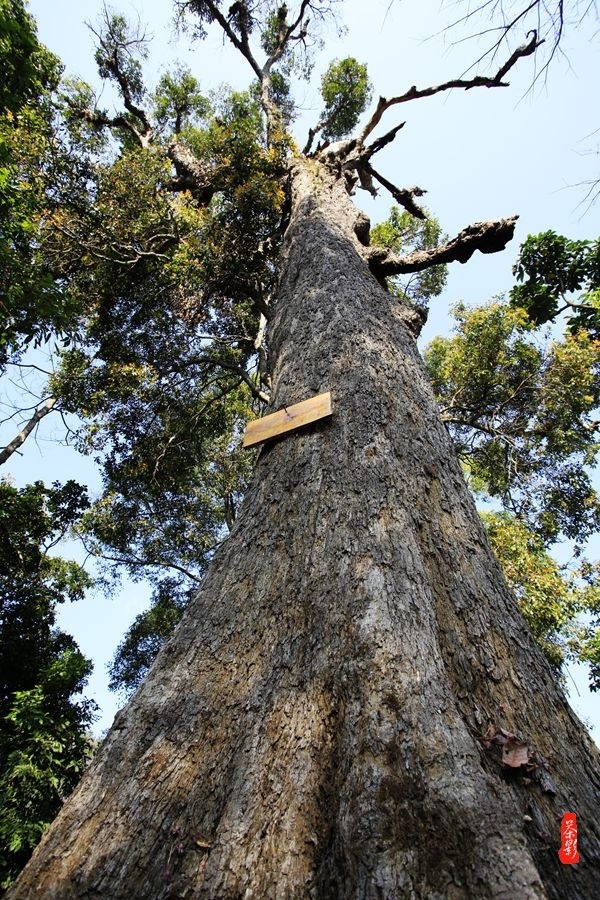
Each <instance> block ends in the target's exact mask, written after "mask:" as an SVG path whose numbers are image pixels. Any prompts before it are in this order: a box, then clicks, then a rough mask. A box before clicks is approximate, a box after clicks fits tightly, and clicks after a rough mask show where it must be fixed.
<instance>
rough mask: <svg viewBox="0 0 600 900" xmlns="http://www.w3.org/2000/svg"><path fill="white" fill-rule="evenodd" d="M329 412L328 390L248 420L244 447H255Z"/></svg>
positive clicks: (323, 416) (329, 413) (327, 414)
mask: <svg viewBox="0 0 600 900" xmlns="http://www.w3.org/2000/svg"><path fill="white" fill-rule="evenodd" d="M331 413H332V409H331V394H330V393H329V391H327V393H326V394H318V395H317V396H316V397H311V398H310V399H309V400H302V402H301V403H294V404H293V405H292V406H287V407H284V408H283V409H280V410H278V411H277V412H274V413H271V414H270V415H268V416H263V418H262V419H256V420H255V421H254V422H248V424H247V426H246V434H245V435H244V447H255V446H256V444H262V443H263V441H268V440H269V439H270V438H274V437H277V436H278V435H280V434H285V433H286V432H287V431H295V430H296V428H301V427H302V426H303V425H308V424H309V423H310V422H316V421H317V420H318V419H323V418H325V416H330V415H331Z"/></svg>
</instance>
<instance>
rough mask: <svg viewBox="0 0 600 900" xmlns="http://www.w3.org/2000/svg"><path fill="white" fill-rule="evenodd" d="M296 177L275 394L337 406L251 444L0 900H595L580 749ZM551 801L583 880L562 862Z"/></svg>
mask: <svg viewBox="0 0 600 900" xmlns="http://www.w3.org/2000/svg"><path fill="white" fill-rule="evenodd" d="M293 186H294V207H293V212H292V218H291V222H290V226H289V229H288V235H287V239H286V246H285V251H284V258H283V260H282V279H281V284H280V291H279V299H278V302H277V307H276V312H275V320H274V324H273V334H272V338H271V342H270V346H271V349H272V353H273V356H274V359H275V360H276V363H275V370H274V375H273V381H274V391H275V393H274V404H273V405H274V408H280V407H282V406H284V405H287V404H291V403H294V402H296V401H300V400H303V399H306V398H307V397H309V396H311V395H312V394H315V393H319V392H321V391H324V390H331V391H332V395H333V403H334V415H333V417H332V418H331V419H330V420H325V421H323V422H320V423H317V424H316V425H313V426H310V427H309V428H307V429H305V430H303V431H300V432H297V433H294V434H292V435H288V436H287V437H285V438H283V439H281V440H279V441H275V442H272V443H271V444H269V445H268V446H265V447H264V448H263V450H262V451H261V453H260V455H259V459H258V463H257V469H256V473H255V477H254V479H253V483H252V485H251V487H250V490H249V491H248V495H247V497H246V499H245V502H244V506H243V509H242V511H241V513H240V515H239V517H238V519H237V521H236V523H235V525H234V528H233V531H232V533H231V536H230V537H229V539H228V540H227V542H226V543H225V544H224V545H223V547H222V548H221V549H220V551H219V552H218V553H217V556H216V558H215V561H214V564H213V566H212V567H211V570H210V572H209V574H208V575H207V578H206V580H205V583H204V585H203V587H202V589H201V590H200V592H199V594H198V596H197V598H196V600H195V601H194V602H193V604H192V605H191V607H190V608H189V609H188V611H187V613H186V615H185V617H184V619H183V621H182V622H181V624H180V626H179V628H178V629H177V631H176V633H175V635H174V636H173V638H172V639H171V640H170V642H169V643H168V644H167V645H166V647H165V648H164V649H163V651H162V653H161V654H160V656H159V658H158V660H157V662H156V663H155V665H154V667H153V669H152V671H151V673H150V675H149V676H148V678H147V679H146V681H145V682H144V684H143V685H142V686H141V688H140V690H139V691H138V692H137V694H136V695H135V697H134V698H133V700H132V702H131V703H130V704H129V706H128V707H127V708H126V710H124V711H123V712H122V713H120V714H119V716H118V717H117V720H116V722H115V725H114V726H113V728H112V729H111V732H110V733H109V735H108V737H107V739H106V742H105V744H104V746H103V748H102V750H101V751H100V753H99V755H98V758H97V759H96V760H95V762H94V763H93V765H92V766H91V768H90V771H89V772H88V774H87V776H86V778H85V779H84V781H83V782H82V784H81V786H80V787H79V788H78V789H77V791H76V792H75V794H74V795H73V797H72V798H71V800H70V801H69V802H68V803H67V804H66V805H65V808H64V809H63V811H62V812H61V814H60V815H59V817H58V819H57V821H56V823H55V824H54V825H53V826H52V828H51V829H50V830H49V832H48V833H47V835H46V836H45V838H44V840H43V842H42V844H41V846H40V848H39V849H38V850H37V851H36V853H35V854H34V857H33V859H32V861H31V863H30V864H29V866H28V867H27V869H26V870H25V873H24V874H23V876H22V877H21V879H20V880H19V882H18V883H17V885H16V886H15V888H13V890H12V892H9V897H13V898H17V897H18V898H25V897H27V898H29V897H35V898H45V897H52V898H67V897H77V898H81V897H86V898H87V897H110V898H111V900H119V898H123V900H125V898H127V900H136V898H140V900H141V898H148V897H152V898H153V900H162V898H175V897H206V898H217V897H218V898H220V900H221V898H232V900H233V898H251V897H254V898H261V900H262V898H271V897H272V898H306V897H312V898H336V897H337V898H344V900H346V898H357V900H358V898H382V897H383V898H401V897H415V898H430V900H441V898H450V900H458V898H472V897H486V898H488V897H489V898H509V897H510V898H513V897H515V896H517V897H519V898H542V897H552V898H555V897H556V898H565V900H567V898H568V900H577V898H581V900H584V898H585V900H587V898H589V897H591V896H592V885H593V884H594V880H595V879H594V875H595V873H594V866H597V862H598V848H599V846H600V836H599V834H598V825H597V821H596V815H597V807H596V804H597V798H598V790H599V782H598V769H597V754H596V753H595V750H594V749H593V747H592V745H591V742H590V741H589V740H588V739H587V738H586V736H585V734H584V733H583V729H582V727H581V725H580V724H579V723H578V722H577V720H576V718H575V717H574V716H573V714H572V713H571V711H570V709H569V708H568V706H567V705H566V702H565V701H564V698H563V697H562V694H561V693H560V691H559V690H558V688H557V687H556V686H555V685H554V682H553V681H552V678H551V675H550V673H549V670H548V667H547V665H546V664H545V662H544V660H543V658H542V657H541V654H540V652H539V650H538V649H537V648H536V647H535V645H534V644H533V641H532V639H531V637H530V636H529V634H528V632H527V630H526V628H525V626H524V623H523V622H522V619H521V617H520V615H519V613H518V611H517V609H516V604H515V602H514V600H513V599H512V598H511V597H510V596H509V594H508V592H507V589H506V587H505V585H504V582H503V580H502V577H501V575H500V572H499V569H498V566H497V564H496V562H495V560H494V559H493V556H492V555H491V551H490V548H489V545H488V542H487V539H486V537H485V534H484V532H483V529H482V527H481V524H480V522H479V520H478V517H477V514H476V512H475V509H474V505H473V503H472V500H471V498H470V495H469V493H468V490H467V488H466V486H465V484H464V480H463V478H462V474H461V472H460V468H459V466H458V463H457V461H456V459H455V457H454V455H453V453H452V451H451V448H450V442H449V438H448V435H447V433H446V431H445V429H444V427H443V425H442V423H441V421H440V419H439V416H438V414H437V411H436V409H435V404H434V401H433V396H432V393H431V390H430V387H429V385H428V384H427V381H426V377H425V373H424V369H423V366H422V364H421V360H420V358H419V355H418V352H417V350H416V347H415V344H414V339H413V337H412V335H411V333H410V330H409V328H408V327H407V323H408V322H409V319H410V313H409V311H407V310H405V309H404V308H403V306H402V305H401V304H399V303H398V302H397V301H396V300H395V299H393V298H391V297H390V296H389V295H387V294H386V293H385V291H383V289H382V288H381V287H380V285H379V284H378V283H377V282H376V280H375V279H374V278H373V277H372V276H371V275H370V273H369V271H368V268H367V266H366V263H365V262H364V260H363V259H362V257H361V255H360V245H359V244H358V241H357V239H356V237H355V234H354V225H355V220H356V212H355V211H354V209H353V207H352V205H351V203H350V201H349V199H348V198H347V196H346V195H345V191H344V187H343V185H342V184H341V183H340V182H336V181H335V179H334V178H333V177H332V176H330V175H329V174H328V173H327V172H326V171H325V170H324V169H322V168H321V167H320V166H318V165H317V164H316V163H315V162H309V161H307V162H304V163H300V162H299V163H298V164H297V166H296V168H295V171H294V172H293ZM489 724H494V725H497V726H498V727H504V728H509V729H514V730H516V731H518V732H519V733H520V734H521V735H522V736H523V737H524V739H526V740H527V741H528V742H530V743H531V745H532V746H533V747H535V749H536V750H537V751H539V752H540V753H541V754H543V755H544V758H545V759H546V760H547V761H548V766H549V770H548V771H549V773H550V774H551V775H552V777H553V778H554V779H555V781H556V784H557V786H556V791H557V793H556V794H554V795H553V794H550V793H547V792H544V789H543V788H542V787H541V786H540V785H539V784H538V783H536V782H532V783H530V784H527V783H526V782H525V781H524V779H523V778H522V776H521V775H520V774H515V775H514V776H513V778H512V779H509V778H508V777H507V775H506V771H505V770H504V769H503V768H502V767H501V765H500V763H499V762H498V760H497V759H496V758H495V757H494V755H493V753H491V752H490V751H487V750H485V749H484V747H483V745H482V742H481V739H482V737H483V735H484V733H485V731H486V729H487V727H488V725H489ZM595 766H596V768H594V767H595ZM566 809H573V810H575V811H576V812H577V813H578V815H579V816H580V822H581V853H582V863H580V864H579V866H560V864H559V863H558V862H557V858H556V850H557V841H558V825H559V818H560V815H561V813H562V812H564V811H566ZM525 815H527V817H528V819H527V820H525V819H524V816H525Z"/></svg>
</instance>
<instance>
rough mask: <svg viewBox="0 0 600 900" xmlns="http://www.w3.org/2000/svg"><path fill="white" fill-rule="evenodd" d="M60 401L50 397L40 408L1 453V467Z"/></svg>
mask: <svg viewBox="0 0 600 900" xmlns="http://www.w3.org/2000/svg"><path fill="white" fill-rule="evenodd" d="M57 403H58V400H57V398H56V397H49V398H48V399H47V400H46V401H45V402H44V403H42V405H41V406H39V407H38V408H37V409H36V411H35V412H34V414H33V415H32V417H31V418H30V420H29V421H28V422H27V424H26V425H25V426H24V427H23V428H22V429H21V431H20V432H19V433H18V434H17V435H15V437H14V438H13V439H12V441H10V443H8V444H7V445H6V446H5V447H4V448H3V449H2V451H0V466H1V465H3V464H4V463H5V462H6V461H7V460H8V459H10V457H11V456H12V455H13V453H15V451H16V450H18V449H19V447H21V446H22V445H23V444H24V443H25V441H26V440H27V438H28V437H29V435H30V434H31V432H32V431H33V430H34V428H35V427H36V425H38V424H39V422H41V421H42V419H43V418H44V416H47V415H48V413H50V412H52V410H53V409H54V407H55V406H56V404H57Z"/></svg>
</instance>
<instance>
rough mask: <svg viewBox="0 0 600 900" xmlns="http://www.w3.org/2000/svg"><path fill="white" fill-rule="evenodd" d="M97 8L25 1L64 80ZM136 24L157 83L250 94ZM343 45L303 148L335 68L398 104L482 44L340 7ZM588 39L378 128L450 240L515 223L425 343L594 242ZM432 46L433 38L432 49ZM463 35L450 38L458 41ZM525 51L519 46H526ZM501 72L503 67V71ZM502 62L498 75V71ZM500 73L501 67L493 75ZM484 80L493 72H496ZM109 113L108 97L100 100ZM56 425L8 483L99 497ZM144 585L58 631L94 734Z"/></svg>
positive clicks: (437, 20)
mask: <svg viewBox="0 0 600 900" xmlns="http://www.w3.org/2000/svg"><path fill="white" fill-rule="evenodd" d="M102 5H103V4H102V2H101V0H79V2H78V3H76V4H74V3H73V2H72V0H52V2H48V0H30V4H29V6H30V10H31V12H32V13H33V15H34V16H35V18H36V19H37V21H38V30H39V35H40V38H41V40H42V41H43V42H44V43H46V44H47V46H48V47H50V49H52V50H53V51H54V52H55V53H57V54H58V55H59V56H60V57H61V58H62V60H63V61H64V63H65V65H66V69H67V72H69V73H71V74H77V75H80V76H81V77H83V78H84V79H86V80H88V81H91V82H94V81H95V80H96V73H95V67H94V64H93V36H92V34H91V33H90V31H89V30H88V29H87V28H86V26H85V24H84V23H85V22H91V23H95V22H97V20H98V17H99V14H100V12H101V10H102ZM111 5H112V6H114V8H117V9H118V10H119V11H121V12H123V13H124V14H125V15H127V16H128V17H130V18H134V19H135V18H137V17H139V18H140V20H141V21H142V22H144V23H147V26H148V29H147V30H148V33H149V34H150V35H153V37H154V40H153V44H152V46H151V50H150V54H151V55H150V59H149V62H148V72H149V74H150V81H152V80H155V79H156V78H157V76H158V73H159V72H160V71H161V70H162V69H163V68H165V67H167V66H168V63H169V61H170V60H173V59H175V58H183V59H185V60H186V61H187V62H188V64H189V65H190V67H191V68H192V70H193V71H194V74H196V75H197V76H198V77H199V78H200V81H201V85H202V88H203V89H205V90H208V89H210V88H213V89H217V88H218V86H219V84H221V83H223V82H227V83H229V84H232V85H233V86H236V87H244V86H246V85H247V84H248V82H249V70H248V67H247V64H246V63H245V61H244V60H242V59H238V58H237V56H236V54H235V53H234V51H232V50H230V49H229V47H227V46H225V45H224V44H223V41H222V38H221V37H220V35H219V34H218V33H216V32H214V33H211V34H210V35H209V38H208V40H207V41H206V42H204V43H203V44H196V45H195V46H194V47H193V48H192V47H191V46H190V41H189V40H188V39H186V38H183V39H182V40H180V41H179V42H178V43H177V42H176V40H175V36H174V34H173V30H172V27H171V4H170V2H169V0H122V2H118V3H114V4H111ZM339 9H340V17H341V19H342V20H343V22H344V23H345V25H346V26H347V32H346V33H345V34H343V35H342V36H338V35H337V34H336V33H335V31H334V30H331V32H330V33H329V34H328V36H327V41H326V50H325V52H323V53H321V54H319V55H318V58H317V64H316V66H315V72H314V77H313V79H312V83H311V86H306V85H305V86H302V88H301V89H300V92H299V94H298V100H299V102H300V105H301V107H302V115H301V117H300V119H299V122H298V123H297V129H296V130H297V135H298V143H299V144H300V145H301V146H302V145H303V144H304V141H305V138H306V132H307V130H308V127H309V126H310V125H311V124H314V123H315V122H316V120H317V119H318V115H319V102H318V92H317V87H318V84H319V80H320V74H321V73H322V71H323V69H324V68H325V66H326V65H327V63H328V62H329V61H330V60H331V59H332V58H334V57H342V56H348V55H353V56H356V57H357V58H358V59H359V60H360V61H362V62H366V63H367V64H368V67H369V74H370V77H371V80H372V82H373V84H374V87H375V98H376V97H377V95H378V94H383V95H385V96H388V97H389V96H392V95H394V94H399V93H403V92H404V91H405V90H407V89H408V88H409V87H410V86H411V85H413V84H416V85H417V86H419V87H423V86H426V85H429V84H435V83H438V82H442V81H446V80H447V79H448V78H451V77H456V76H458V75H461V74H462V73H463V72H464V71H465V70H466V69H467V68H468V67H469V65H470V64H471V62H472V60H473V59H475V58H476V57H477V56H479V54H480V53H481V50H482V45H481V44H480V43H477V42H476V41H475V42H471V41H467V42H461V43H458V44H452V43H451V39H450V38H449V37H448V35H443V34H437V36H435V35H436V33H437V32H439V31H440V30H441V29H442V27H443V25H444V23H445V22H447V21H448V20H450V19H451V18H452V14H453V10H452V6H451V5H450V4H447V6H446V7H444V8H441V7H440V5H439V4H438V3H437V2H433V0H396V2H393V3H390V2H389V0H371V2H370V3H368V4H367V3H365V2H361V0H347V2H345V3H342V4H340V5H339ZM592 32H593V23H590V25H589V27H588V28H585V27H581V28H574V29H571V30H569V32H568V33H567V37H566V40H565V43H564V45H563V46H564V50H565V56H564V57H563V56H559V58H557V59H556V61H555V62H554V64H553V66H552V68H551V69H550V71H549V74H548V76H547V79H546V80H544V79H540V80H539V81H538V83H537V84H536V86H535V88H534V89H533V90H529V87H530V85H531V82H532V79H533V77H534V75H535V61H534V60H532V58H531V57H530V58H528V59H525V60H522V61H521V64H520V65H519V66H518V67H517V68H516V69H515V70H514V71H513V73H511V78H510V80H511V87H510V88H502V89H494V90H486V89H478V90H472V91H469V92H458V91H456V92H452V94H445V95H441V96H438V97H435V98H428V99H426V100H421V101H418V102H413V103H409V104H405V105H403V106H402V107H398V108H396V110H392V111H391V112H390V113H388V117H387V120H385V122H384V125H387V127H388V128H389V127H391V126H392V125H394V124H396V123H398V122H400V121H403V120H406V126H405V127H404V129H403V130H402V131H401V132H400V134H399V136H398V138H397V139H396V141H395V143H394V144H393V145H392V146H391V147H389V148H387V149H386V150H385V151H383V152H382V153H381V155H380V157H379V158H378V168H379V170H380V171H382V173H383V174H384V175H386V177H388V178H389V179H390V180H391V181H393V182H395V183H396V184H397V185H399V186H401V187H409V186H412V185H415V184H416V185H419V186H421V187H423V188H426V189H427V191H428V193H427V196H426V198H425V201H426V203H427V205H428V206H429V208H430V209H431V211H432V212H433V213H434V214H435V215H436V216H437V217H438V218H439V219H440V221H441V224H442V227H443V229H444V231H446V232H448V233H449V234H453V233H455V232H457V231H459V230H460V229H461V228H463V227H464V226H465V225H467V224H469V223H471V222H474V221H481V220H485V219H491V218H499V217H504V216H509V215H513V214H515V213H518V214H519V216H520V219H519V222H518V226H517V234H516V237H515V240H514V242H513V244H512V247H509V249H507V250H506V251H505V252H504V253H502V254H497V255H494V256H482V255H481V254H477V255H476V256H475V257H474V258H473V259H472V260H471V261H470V262H469V263H468V264H467V265H466V266H460V265H456V264H455V265H454V266H453V267H452V269H451V273H450V277H449V280H448V286H447V289H446V291H445V292H444V295H443V296H442V297H440V298H437V300H435V301H434V304H433V309H432V310H431V313H430V318H429V322H428V324H427V327H426V330H425V333H424V339H425V340H427V339H429V338H431V337H433V336H434V335H435V334H440V333H443V332H445V331H447V330H448V328H449V325H450V319H449V316H448V309H449V307H450V305H451V304H452V303H454V302H456V301H457V300H464V301H466V302H472V303H476V302H481V301H483V300H485V299H487V298H489V297H491V296H493V295H495V294H498V293H501V292H502V291H505V290H507V289H508V288H509V287H510V286H511V284H512V274H511V268H512V265H513V263H514V258H515V255H516V252H517V249H518V245H519V243H520V242H521V241H522V240H523V239H524V238H525V236H526V235H527V234H530V233H536V232H539V231H542V230H547V229H554V230H556V231H558V232H560V233H563V234H567V235H569V236H570V237H594V236H597V235H598V233H599V228H598V224H599V222H598V215H599V211H600V204H599V205H597V206H595V207H591V208H587V207H586V204H585V203H584V202H582V201H583V197H584V194H585V189H584V188H583V187H581V186H579V187H577V185H578V184H579V183H581V182H584V181H586V180H588V179H590V178H593V177H594V176H595V173H596V169H597V168H598V163H599V159H598V157H597V155H596V153H595V151H596V144H597V138H596V137H594V136H593V135H592V136H590V134H591V132H593V131H594V129H595V128H597V127H598V126H599V125H600V122H598V121H596V120H595V119H594V111H595V110H597V97H596V90H597V73H598V71H599V68H600V67H599V65H598V63H599V61H600V41H598V40H596V41H590V37H591V35H592ZM432 35H434V36H433V37H432ZM463 35H464V32H461V33H460V34H459V33H458V32H457V34H456V38H457V39H458V38H459V37H461V36H463ZM522 37H523V38H524V34H523V36H522ZM501 61H503V59H500V60H499V62H501ZM499 62H498V63H497V65H499ZM491 71H493V67H491ZM488 73H489V71H488ZM106 104H107V105H109V106H110V97H109V95H108V94H107V95H106ZM358 199H359V200H360V202H361V205H362V206H363V207H364V208H365V210H366V211H367V212H368V213H369V215H370V216H371V218H372V221H377V220H378V219H382V218H384V217H385V216H386V215H387V211H388V209H389V205H390V201H389V198H387V197H384V196H380V197H379V198H378V199H377V200H375V201H374V200H372V199H371V198H370V197H368V196H367V195H362V196H361V197H359V198H358ZM59 437H60V427H59V422H58V421H55V422H49V421H48V422H47V423H46V425H45V426H44V427H43V428H41V429H40V431H39V433H38V438H37V441H36V442H30V443H29V444H28V445H27V446H26V447H25V448H24V454H23V456H22V458H20V459H19V460H16V461H15V462H14V464H13V462H12V461H11V465H10V467H9V468H10V474H11V475H12V476H13V477H14V478H15V480H16V481H17V483H19V484H22V483H25V482H27V481H31V480H33V479H35V478H44V479H45V480H47V481H51V480H54V479H57V478H58V479H64V478H67V477H75V478H77V479H78V480H82V481H86V482H87V483H89V484H90V485H91V487H92V490H94V489H97V488H98V484H99V482H98V476H97V473H96V472H95V470H94V467H93V465H92V464H91V463H90V461H86V460H82V459H81V457H79V456H78V455H77V454H76V453H75V452H74V451H72V450H68V449H65V448H64V447H62V446H58V445H57V444H56V438H59ZM148 596H149V590H148V588H147V587H146V586H145V585H143V584H142V585H134V584H131V583H130V582H127V583H125V584H124V586H123V588H122V590H121V591H119V592H117V593H115V594H114V595H113V596H110V597H106V596H104V595H102V594H99V593H96V594H95V595H94V594H92V595H90V597H89V598H88V599H87V600H85V601H83V602H82V603H79V604H77V605H74V606H71V607H68V608H65V609H64V610H63V612H62V622H63V626H64V627H65V628H66V629H67V630H69V631H71V633H73V634H74V635H75V637H76V639H77V640H78V642H79V644H80V646H81V648H82V650H83V651H84V652H85V653H86V654H88V655H90V656H91V657H92V658H93V659H94V661H95V665H96V671H95V674H94V676H93V677H92V680H91V682H90V688H89V691H88V693H89V694H90V695H92V696H95V697H96V698H97V700H98V702H99V703H100V705H101V707H102V717H101V719H100V720H99V723H98V729H99V730H102V729H104V728H106V727H107V726H108V725H109V724H110V721H111V719H112V715H113V714H114V711H115V709H116V706H117V701H116V698H115V697H114V696H113V695H111V694H109V692H108V691H107V676H106V672H105V666H106V663H107V662H108V661H109V660H110V658H111V657H112V654H113V652H114V650H115V648H116V645H117V644H118V642H119V639H120V638H121V636H122V635H123V632H124V630H125V628H126V627H127V625H128V624H129V623H130V622H131V620H132V619H133V617H134V616H135V615H136V614H137V612H139V611H140V610H141V609H142V608H143V606H144V604H145V603H146V602H147V598H148ZM573 678H574V679H575V681H576V682H577V688H578V690H579V691H580V696H579V697H578V696H577V693H576V691H575V690H572V691H571V697H572V702H573V705H574V706H575V708H576V710H577V711H578V712H579V714H580V715H581V716H582V717H583V718H585V719H586V720H588V721H589V722H590V723H595V724H596V731H595V736H596V739H597V740H598V736H599V735H600V710H599V709H598V703H597V700H596V699H595V698H594V695H589V693H588V692H587V691H586V690H585V677H584V676H583V675H582V673H581V672H577V673H573Z"/></svg>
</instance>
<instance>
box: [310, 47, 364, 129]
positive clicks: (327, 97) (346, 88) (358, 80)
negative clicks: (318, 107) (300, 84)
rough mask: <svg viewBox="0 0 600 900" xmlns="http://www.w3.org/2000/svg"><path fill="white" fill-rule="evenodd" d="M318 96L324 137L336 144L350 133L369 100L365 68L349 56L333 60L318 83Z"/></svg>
mask: <svg viewBox="0 0 600 900" xmlns="http://www.w3.org/2000/svg"><path fill="white" fill-rule="evenodd" d="M321 96H322V97H323V101H324V103H325V109H324V112H323V114H322V116H321V121H322V123H323V125H322V128H323V137H324V138H325V140H338V139H339V138H342V137H344V135H347V134H349V133H350V132H351V131H353V129H354V128H355V127H356V124H357V123H358V120H359V118H360V116H361V115H362V113H363V112H364V110H365V109H366V106H367V104H368V103H369V101H370V100H371V96H372V87H371V83H370V81H369V76H368V73H367V67H366V66H365V65H364V64H363V63H359V62H358V60H356V59H354V57H352V56H349V57H347V58H346V59H340V60H334V61H333V62H332V63H330V65H329V67H328V69H327V71H326V72H325V74H324V75H323V78H322V79H321Z"/></svg>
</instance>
